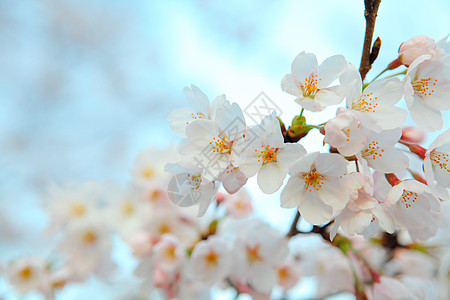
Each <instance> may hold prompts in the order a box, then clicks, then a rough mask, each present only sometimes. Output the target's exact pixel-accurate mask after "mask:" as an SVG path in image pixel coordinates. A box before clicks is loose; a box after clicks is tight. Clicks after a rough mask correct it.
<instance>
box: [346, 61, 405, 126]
mask: <svg viewBox="0 0 450 300" xmlns="http://www.w3.org/2000/svg"><path fill="white" fill-rule="evenodd" d="M339 80H340V81H341V84H342V85H344V86H345V87H346V88H347V90H346V97H347V100H346V101H347V108H348V109H351V110H352V111H353V112H354V113H355V114H356V116H357V118H358V119H359V121H360V122H361V124H362V125H363V126H364V127H366V128H369V129H371V130H373V131H376V132H380V131H381V130H386V129H393V128H397V127H400V126H401V125H402V124H403V123H404V122H405V121H406V116H407V113H406V111H405V110H403V109H401V108H399V107H396V106H394V105H395V104H397V102H399V101H400V99H401V98H402V96H403V90H402V84H401V82H400V80H399V79H398V78H395V77H393V78H385V79H379V80H375V81H374V82H372V83H370V84H369V85H368V86H367V87H366V88H365V89H364V90H363V85H362V80H361V75H360V74H359V72H358V70H357V69H356V68H355V66H353V65H352V64H350V63H349V64H348V68H347V71H345V72H344V73H343V74H342V75H341V77H340V78H339Z"/></svg>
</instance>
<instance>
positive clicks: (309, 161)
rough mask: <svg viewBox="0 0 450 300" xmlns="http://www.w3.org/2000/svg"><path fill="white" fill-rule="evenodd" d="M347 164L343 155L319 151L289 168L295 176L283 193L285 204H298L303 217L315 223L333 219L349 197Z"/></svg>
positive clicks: (292, 175) (286, 205)
mask: <svg viewBox="0 0 450 300" xmlns="http://www.w3.org/2000/svg"><path fill="white" fill-rule="evenodd" d="M347 164H348V162H347V161H346V160H345V159H344V158H343V157H342V156H340V155H339V154H330V153H318V152H314V153H310V154H308V155H307V156H305V157H304V158H302V159H300V160H298V161H297V162H296V163H295V164H294V165H293V166H292V167H291V168H290V169H289V173H290V174H291V178H289V180H288V182H287V184H286V186H285V187H284V189H283V191H282V192H281V207H285V208H292V207H296V206H298V210H299V212H300V214H301V215H302V217H303V218H304V219H305V220H306V221H308V222H309V223H311V224H314V225H319V224H324V223H326V222H328V221H330V220H331V218H332V217H333V215H334V212H338V211H340V210H341V209H343V208H344V207H345V205H347V202H348V200H349V194H348V191H347V190H346V187H345V185H344V184H342V176H343V175H344V174H345V173H346V172H347Z"/></svg>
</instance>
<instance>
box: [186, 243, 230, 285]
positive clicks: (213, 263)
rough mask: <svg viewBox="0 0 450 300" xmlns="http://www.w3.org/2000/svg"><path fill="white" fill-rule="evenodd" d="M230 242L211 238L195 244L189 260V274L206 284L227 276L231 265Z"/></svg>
mask: <svg viewBox="0 0 450 300" xmlns="http://www.w3.org/2000/svg"><path fill="white" fill-rule="evenodd" d="M229 248H230V246H229V244H228V243H227V242H226V241H225V240H223V239H220V238H209V239H208V240H206V241H200V242H199V243H198V244H197V245H195V248H194V250H193V251H192V255H191V258H190V260H189V266H188V270H189V274H190V275H191V276H192V277H193V278H195V279H197V280H200V281H201V282H203V283H205V284H214V283H216V282H217V281H219V280H220V279H223V278H225V277H226V276H227V275H228V273H229V271H230V266H231V254H232V252H231V251H230V250H231V249H229Z"/></svg>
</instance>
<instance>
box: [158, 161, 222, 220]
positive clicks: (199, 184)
mask: <svg viewBox="0 0 450 300" xmlns="http://www.w3.org/2000/svg"><path fill="white" fill-rule="evenodd" d="M166 170H167V171H169V172H171V173H175V175H174V176H173V177H172V179H171V180H170V182H169V185H168V187H167V192H168V195H169V198H170V200H171V201H172V202H173V203H175V204H176V205H178V206H181V207H189V206H193V205H198V207H199V211H198V216H203V215H204V214H205V212H206V210H207V209H208V206H209V204H210V203H211V201H212V199H213V198H214V196H215V194H216V191H217V188H218V187H217V186H216V184H215V183H214V182H212V181H208V180H205V179H204V178H203V177H202V171H203V170H201V169H195V168H192V169H185V168H181V167H180V166H179V165H177V164H168V165H167V166H166Z"/></svg>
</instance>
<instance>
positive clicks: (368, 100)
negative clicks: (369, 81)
mask: <svg viewBox="0 0 450 300" xmlns="http://www.w3.org/2000/svg"><path fill="white" fill-rule="evenodd" d="M374 100H378V97H374V96H373V93H370V94H363V95H362V96H361V97H360V98H359V99H358V101H356V102H353V104H352V108H353V109H355V110H358V111H362V112H375V109H376V108H377V106H378V103H377V102H372V101H374Z"/></svg>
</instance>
